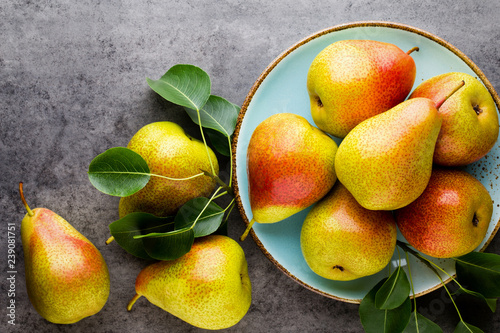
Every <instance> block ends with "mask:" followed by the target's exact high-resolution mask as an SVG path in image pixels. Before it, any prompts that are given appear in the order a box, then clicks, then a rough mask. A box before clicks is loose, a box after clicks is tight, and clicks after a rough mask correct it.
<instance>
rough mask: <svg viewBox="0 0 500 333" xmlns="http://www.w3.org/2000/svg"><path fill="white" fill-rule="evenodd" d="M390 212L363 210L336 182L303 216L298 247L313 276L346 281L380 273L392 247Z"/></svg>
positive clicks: (393, 232)
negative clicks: (313, 273) (304, 216)
mask: <svg viewBox="0 0 500 333" xmlns="http://www.w3.org/2000/svg"><path fill="white" fill-rule="evenodd" d="M396 236H397V229H396V221H395V220H394V217H393V216H392V214H391V212H387V211H374V210H368V209H366V208H363V207H362V206H361V205H360V204H359V203H358V202H357V201H356V200H355V199H354V197H353V196H352V195H351V194H350V193H349V191H348V190H347V189H346V188H345V186H344V185H342V184H341V183H340V182H337V183H336V184H335V186H334V187H333V189H332V191H331V192H330V193H329V194H328V195H327V196H325V197H324V198H323V199H321V200H320V201H319V202H318V203H317V204H316V205H315V206H314V207H313V208H312V209H311V211H310V212H309V213H308V214H307V216H306V219H305V220H304V223H303V225H302V230H301V234H300V246H301V249H302V254H303V255H304V259H305V260H306V262H307V264H308V265H309V267H310V268H311V270H312V271H313V272H315V273H316V274H318V275H320V276H322V277H324V278H326V279H330V280H339V281H349V280H354V279H357V278H360V277H363V276H368V275H372V274H375V273H377V272H379V271H381V270H382V269H383V268H384V267H386V266H387V264H388V263H389V261H390V259H391V257H392V254H393V253H394V249H395V246H396Z"/></svg>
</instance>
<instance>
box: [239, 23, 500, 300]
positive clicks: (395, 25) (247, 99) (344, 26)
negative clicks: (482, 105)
mask: <svg viewBox="0 0 500 333" xmlns="http://www.w3.org/2000/svg"><path fill="white" fill-rule="evenodd" d="M358 27H385V28H391V29H399V30H404V31H409V32H412V33H416V34H418V35H421V36H423V37H426V38H428V39H430V40H431V41H434V42H436V43H438V44H440V45H441V46H443V47H445V48H446V49H448V50H449V51H451V52H453V53H454V54H455V55H456V56H458V57H459V58H460V59H461V60H462V61H464V62H465V63H466V64H467V66H469V67H470V69H471V70H472V71H473V72H474V73H475V74H476V75H477V76H478V77H479V78H480V79H481V80H482V82H483V84H484V85H485V87H486V88H487V89H488V91H489V93H490V94H491V96H492V98H493V100H494V101H495V104H496V106H497V109H499V110H500V98H499V96H498V94H497V92H496V91H495V89H494V88H493V85H492V84H491V82H490V81H489V80H488V79H487V78H486V76H485V75H484V73H483V72H482V71H481V69H480V68H479V67H478V66H477V65H476V64H475V63H474V62H473V61H472V60H471V59H470V58H469V57H467V56H466V55H465V54H464V53H463V52H462V51H460V50H459V49H458V48H456V47H455V46H453V45H452V44H450V43H449V42H447V41H445V40H444V39H442V38H440V37H438V36H436V35H434V34H432V33H430V32H428V31H426V30H423V29H420V28H416V27H413V26H411V25H407V24H404V23H397V22H390V21H355V22H350V23H342V24H338V25H334V26H331V27H328V28H326V29H323V30H319V31H317V32H315V33H313V34H310V35H309V36H307V37H305V38H303V39H302V40H300V41H298V42H296V43H295V44H293V45H292V46H290V47H289V48H287V49H286V50H285V51H283V52H282V53H281V54H279V55H278V56H277V57H276V58H275V59H274V60H273V61H272V62H271V63H270V64H269V65H267V67H266V68H265V69H264V71H263V72H262V73H261V74H260V75H259V77H258V78H257V80H256V81H255V83H254V84H253V85H252V87H251V88H250V91H249V92H248V94H247V96H246V97H245V100H244V102H243V104H242V106H241V109H240V113H239V115H238V119H237V121H236V126H235V130H234V134H233V140H232V143H231V149H232V154H231V163H232V168H233V170H234V171H233V175H232V184H233V189H234V194H235V202H236V206H237V207H238V211H239V214H240V216H241V218H242V219H243V222H244V223H245V225H246V226H248V224H249V223H250V221H249V220H248V217H247V216H246V214H245V213H244V208H243V202H242V200H241V196H240V190H239V185H238V179H237V173H236V166H237V163H236V149H237V145H238V138H239V134H240V129H241V124H242V122H243V119H244V117H245V114H246V111H247V109H248V106H249V105H250V102H251V101H252V99H253V97H254V95H255V93H256V92H257V90H258V89H259V87H260V85H261V84H262V82H263V81H264V80H265V79H266V78H267V76H268V75H269V74H270V73H271V72H272V70H273V69H274V68H275V67H276V66H277V65H278V64H279V63H280V62H281V61H282V60H283V59H284V58H286V57H287V56H288V55H289V54H290V53H291V52H293V51H295V50H296V49H298V48H299V47H301V46H302V45H305V44H306V43H308V42H310V41H312V40H314V39H316V38H319V37H321V36H323V35H327V34H330V33H332V32H336V31H341V30H346V29H350V28H358ZM499 229H500V220H499V221H497V224H496V227H495V228H494V229H493V231H492V233H491V235H490V237H489V238H488V240H486V242H485V243H484V245H483V246H482V247H481V249H479V251H480V252H483V251H484V250H485V249H486V247H487V246H488V245H489V244H490V242H491V241H492V240H493V238H494V237H495V235H496V233H497V231H498V230H499ZM250 235H251V236H252V239H253V240H254V242H255V243H256V245H257V247H258V248H259V249H260V250H261V251H262V253H263V254H264V255H265V256H266V257H267V259H268V260H270V261H271V263H273V264H274V265H275V266H276V267H277V268H278V269H279V270H281V271H282V272H283V273H285V275H286V276H288V277H289V278H291V279H292V280H294V281H295V282H296V283H298V284H300V285H301V286H303V287H304V288H306V289H309V290H311V291H313V292H315V293H317V294H320V295H322V296H325V297H328V298H332V299H336V300H339V301H343V302H346V303H355V304H359V303H361V299H348V298H343V297H340V296H337V295H332V294H330V293H327V292H325V291H322V290H320V289H318V288H315V287H313V286H311V285H309V284H308V283H306V282H304V281H302V280H300V279H299V278H297V277H296V276H295V275H293V274H292V273H290V272H289V271H288V270H287V269H286V268H285V267H284V266H283V265H281V264H280V263H279V262H278V261H277V260H276V259H275V258H274V257H273V255H272V254H271V253H270V252H269V251H268V250H267V249H266V248H265V247H264V245H263V244H262V242H261V241H260V239H259V237H258V236H257V234H256V233H255V232H254V230H253V229H251V230H250ZM455 275H456V274H454V275H453V276H452V277H450V278H448V279H446V280H445V281H444V283H445V284H446V283H448V282H450V281H451V280H452V278H453V277H454V276H455ZM441 287H442V284H441V283H438V284H437V285H435V286H434V287H431V288H428V289H426V290H424V291H421V292H419V293H417V294H415V295H413V294H412V295H411V296H410V297H411V298H413V297H419V296H423V295H426V294H428V293H431V292H433V291H434V290H437V289H439V288H441Z"/></svg>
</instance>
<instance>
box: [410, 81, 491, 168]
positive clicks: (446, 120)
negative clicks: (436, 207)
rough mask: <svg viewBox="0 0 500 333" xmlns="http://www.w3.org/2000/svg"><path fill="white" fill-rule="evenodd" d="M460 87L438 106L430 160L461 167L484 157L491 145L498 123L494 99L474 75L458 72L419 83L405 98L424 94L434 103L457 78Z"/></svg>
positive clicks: (454, 83)
mask: <svg viewBox="0 0 500 333" xmlns="http://www.w3.org/2000/svg"><path fill="white" fill-rule="evenodd" d="M461 80H463V81H465V85H464V87H463V88H462V89H460V90H459V91H457V92H456V93H455V94H453V96H451V97H450V98H448V99H447V100H446V101H445V102H444V103H443V105H442V106H441V107H440V108H439V113H440V114H441V116H442V118H443V125H442V126H441V132H440V133H439V137H438V139H437V142H436V149H435V151H434V163H436V164H438V165H442V166H464V165H467V164H470V163H474V162H476V161H478V160H479V159H481V158H482V157H484V156H485V155H486V154H487V153H488V152H489V151H490V150H491V148H493V146H494V145H495V143H496V141H497V138H498V131H499V124H498V112H497V109H496V106H495V101H494V100H493V97H491V95H490V93H489V91H488V89H486V87H485V86H483V84H482V83H481V82H480V81H479V80H478V79H476V78H475V77H473V76H471V75H469V74H466V73H459V72H452V73H445V74H441V75H437V76H434V77H432V78H430V79H428V80H426V81H424V82H422V83H421V84H420V85H419V86H418V87H417V88H416V89H415V90H414V91H413V92H412V93H411V95H410V97H409V98H415V97H426V98H429V99H432V100H433V101H434V102H435V103H437V102H438V101H439V100H441V99H442V98H443V97H444V96H445V95H446V94H447V92H448V91H449V89H451V88H452V87H453V86H454V85H456V83H457V82H459V81H461Z"/></svg>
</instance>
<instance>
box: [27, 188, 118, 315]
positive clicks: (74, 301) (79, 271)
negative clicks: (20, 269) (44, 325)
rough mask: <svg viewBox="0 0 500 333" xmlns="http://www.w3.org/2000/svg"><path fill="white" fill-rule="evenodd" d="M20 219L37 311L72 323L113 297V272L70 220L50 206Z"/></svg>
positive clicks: (97, 308)
mask: <svg viewBox="0 0 500 333" xmlns="http://www.w3.org/2000/svg"><path fill="white" fill-rule="evenodd" d="M19 187H20V192H21V199H22V200H23V203H24V205H25V207H26V210H27V211H28V213H27V214H26V216H25V217H24V218H23V220H22V222H21V239H22V244H23V250H24V267H25V275H26V288H27V290H28V296H29V299H30V301H31V304H33V307H34V308H35V309H36V311H37V312H38V313H39V314H40V315H41V316H42V317H43V318H45V319H46V320H48V321H50V322H52V323H56V324H72V323H75V322H77V321H79V320H81V319H83V318H85V317H88V316H92V315H94V314H96V313H98V312H99V311H100V310H101V309H102V308H103V306H104V304H105V303H106V301H107V299H108V296H109V288H110V281H109V272H108V267H107V265H106V262H105V261H104V258H103V257H102V255H101V253H100V252H99V250H97V248H96V247H95V246H94V245H93V244H92V243H91V242H90V241H89V240H88V239H87V238H85V236H83V235H82V234H81V233H79V232H78V231H77V230H76V229H75V228H73V227H72V226H71V225H70V224H69V223H68V222H66V220H64V219H63V218H62V217H61V216H59V215H57V214H56V213H54V212H53V211H51V210H49V209H46V208H35V209H33V210H31V209H30V208H29V206H28V204H27V203H26V200H25V199H24V195H23V191H22V183H21V184H20V185H19Z"/></svg>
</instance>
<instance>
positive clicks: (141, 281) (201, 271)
mask: <svg viewBox="0 0 500 333" xmlns="http://www.w3.org/2000/svg"><path fill="white" fill-rule="evenodd" d="M135 290H136V293H137V294H136V295H135V296H134V298H132V300H131V301H130V303H129V304H128V307H127V308H128V310H129V311H130V310H131V309H132V306H133V305H134V303H135V302H136V301H137V299H139V298H140V297H141V296H144V297H146V298H147V299H148V300H149V301H150V302H151V303H153V304H154V305H156V306H158V307H160V308H162V309H163V310H165V311H167V312H169V313H170V314H172V315H174V316H176V317H178V318H180V319H182V320H184V321H185V322H187V323H189V324H191V325H193V326H196V327H199V328H203V329H210V330H218V329H224V328H228V327H231V326H233V325H235V324H237V323H238V322H239V321H240V320H241V319H242V318H243V317H244V316H245V314H246V313H247V311H248V309H249V307H250V304H251V302H252V287H251V283H250V278H249V276H248V267H247V261H246V258H245V254H244V252H243V249H242V248H241V246H240V245H239V244H238V243H237V242H236V241H234V240H233V239H231V238H229V237H227V236H222V235H210V236H206V237H202V238H197V239H196V240H195V242H194V244H193V247H192V248H191V250H190V251H189V252H188V253H187V254H185V255H184V256H182V257H180V258H178V259H175V260H172V261H159V262H157V263H154V264H151V265H149V266H147V267H146V268H144V269H143V270H142V271H141V272H140V273H139V275H138V276H137V279H136V283H135Z"/></svg>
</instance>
